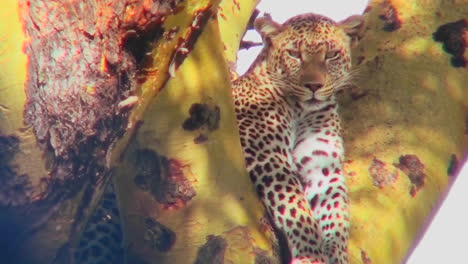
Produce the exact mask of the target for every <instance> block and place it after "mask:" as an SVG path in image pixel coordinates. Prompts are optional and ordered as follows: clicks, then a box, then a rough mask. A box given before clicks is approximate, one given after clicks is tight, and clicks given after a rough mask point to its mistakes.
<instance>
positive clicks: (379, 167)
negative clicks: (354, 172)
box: [368, 158, 398, 188]
mask: <svg viewBox="0 0 468 264" xmlns="http://www.w3.org/2000/svg"><path fill="white" fill-rule="evenodd" d="M368 171H369V174H370V175H371V177H372V182H373V184H374V185H375V186H377V187H379V188H383V187H385V186H387V185H391V184H393V183H394V182H395V181H396V180H397V178H398V174H397V172H396V171H393V172H391V171H390V170H389V169H388V166H387V165H386V164H385V162H383V161H381V160H379V159H377V158H374V159H373V160H372V163H371V165H370V167H369V169H368Z"/></svg>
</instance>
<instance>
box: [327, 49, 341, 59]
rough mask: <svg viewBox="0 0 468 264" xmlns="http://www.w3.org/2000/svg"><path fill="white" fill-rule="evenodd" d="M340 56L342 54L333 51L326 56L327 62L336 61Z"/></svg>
mask: <svg viewBox="0 0 468 264" xmlns="http://www.w3.org/2000/svg"><path fill="white" fill-rule="evenodd" d="M339 56H340V52H339V51H338V50H331V51H329V52H327V54H325V59H326V60H336V59H338V57H339Z"/></svg>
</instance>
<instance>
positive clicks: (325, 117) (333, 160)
mask: <svg viewBox="0 0 468 264" xmlns="http://www.w3.org/2000/svg"><path fill="white" fill-rule="evenodd" d="M297 116H298V120H297V123H296V130H295V136H296V140H295V143H294V147H293V149H292V155H293V159H294V162H295V163H296V166H297V169H298V171H299V173H300V174H302V175H320V176H321V175H324V174H325V175H324V176H326V174H327V171H328V170H330V169H335V168H338V169H341V162H342V160H343V155H344V150H343V141H342V138H341V134H340V130H341V127H340V120H339V117H338V114H337V106H336V104H332V105H330V106H329V107H326V108H324V109H322V110H319V111H313V112H310V113H298V115H297ZM324 168H329V169H326V170H324ZM314 178H316V177H308V178H307V180H310V181H313V180H314ZM305 184H307V183H305Z"/></svg>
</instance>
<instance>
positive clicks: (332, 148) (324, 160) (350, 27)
mask: <svg viewBox="0 0 468 264" xmlns="http://www.w3.org/2000/svg"><path fill="white" fill-rule="evenodd" d="M363 20H364V19H363V17H362V16H360V15H354V16H351V17H349V18H347V19H345V20H343V21H341V22H335V21H333V20H332V19H330V18H327V17H325V16H322V15H319V14H313V13H307V14H302V15H298V16H294V17H292V18H290V19H288V20H287V21H285V22H284V23H282V24H280V23H277V22H275V21H274V20H273V19H272V18H271V16H269V15H265V16H263V17H259V18H257V19H256V20H255V22H254V28H255V30H256V31H257V32H258V33H259V34H260V36H261V38H262V42H263V48H262V50H261V51H260V53H259V55H258V56H257V58H256V59H255V60H254V62H253V63H252V65H251V66H250V67H249V68H248V70H247V71H246V73H244V74H243V75H241V76H240V77H238V78H237V79H235V80H234V81H233V83H232V97H233V102H234V109H235V114H236V118H237V125H238V129H239V134H240V143H241V146H242V149H243V154H244V159H245V164H246V168H247V172H248V176H249V178H250V179H251V181H252V183H253V188H254V189H255V190H256V192H257V194H258V196H259V198H260V200H261V201H262V203H263V205H264V207H265V209H266V212H267V214H268V216H269V218H270V219H271V221H272V224H273V226H274V227H275V228H276V229H278V230H280V232H281V233H282V234H283V235H284V237H285V239H286V241H287V245H288V250H289V253H290V256H291V262H290V263H294V264H299V263H301V264H309V263H314V264H319V263H320V264H325V263H326V264H344V263H348V240H349V231H350V216H349V196H348V189H347V185H346V177H345V174H344V172H343V162H344V147H343V138H342V129H341V125H340V117H339V113H338V101H337V99H336V98H337V96H336V94H337V92H339V91H341V90H344V89H345V88H346V87H349V86H350V84H351V83H352V79H353V70H352V69H351V66H352V65H351V48H352V47H353V46H354V45H355V43H356V42H357V41H358V39H359V33H360V32H361V30H362V27H363Z"/></svg>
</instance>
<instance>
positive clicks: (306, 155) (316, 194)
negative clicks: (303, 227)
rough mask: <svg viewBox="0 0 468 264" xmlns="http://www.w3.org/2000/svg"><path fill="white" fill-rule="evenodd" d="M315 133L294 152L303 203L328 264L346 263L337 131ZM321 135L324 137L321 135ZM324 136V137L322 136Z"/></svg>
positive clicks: (345, 218)
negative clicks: (308, 209)
mask: <svg viewBox="0 0 468 264" xmlns="http://www.w3.org/2000/svg"><path fill="white" fill-rule="evenodd" d="M326 131H329V130H323V131H322V130H319V131H318V132H317V131H315V133H314V135H313V136H309V137H307V138H306V139H304V140H302V141H301V143H300V144H298V145H297V146H296V148H295V151H294V155H295V157H294V158H295V162H296V165H297V166H298V170H299V175H300V177H301V182H302V185H303V187H304V192H305V196H306V199H307V200H308V201H309V203H310V206H311V209H312V211H313V215H314V218H315V219H316V220H317V221H318V223H319V225H320V228H321V231H322V236H323V247H322V250H323V252H324V254H325V255H326V256H327V258H328V261H327V263H328V264H345V263H348V256H347V255H348V254H347V249H348V233H349V212H348V192H347V187H346V182H345V177H344V175H343V170H342V160H343V148H342V142H341V138H340V137H339V136H338V135H337V133H338V131H334V130H331V131H333V132H331V131H330V132H326ZM320 132H323V133H320ZM325 133H326V134H325Z"/></svg>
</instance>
